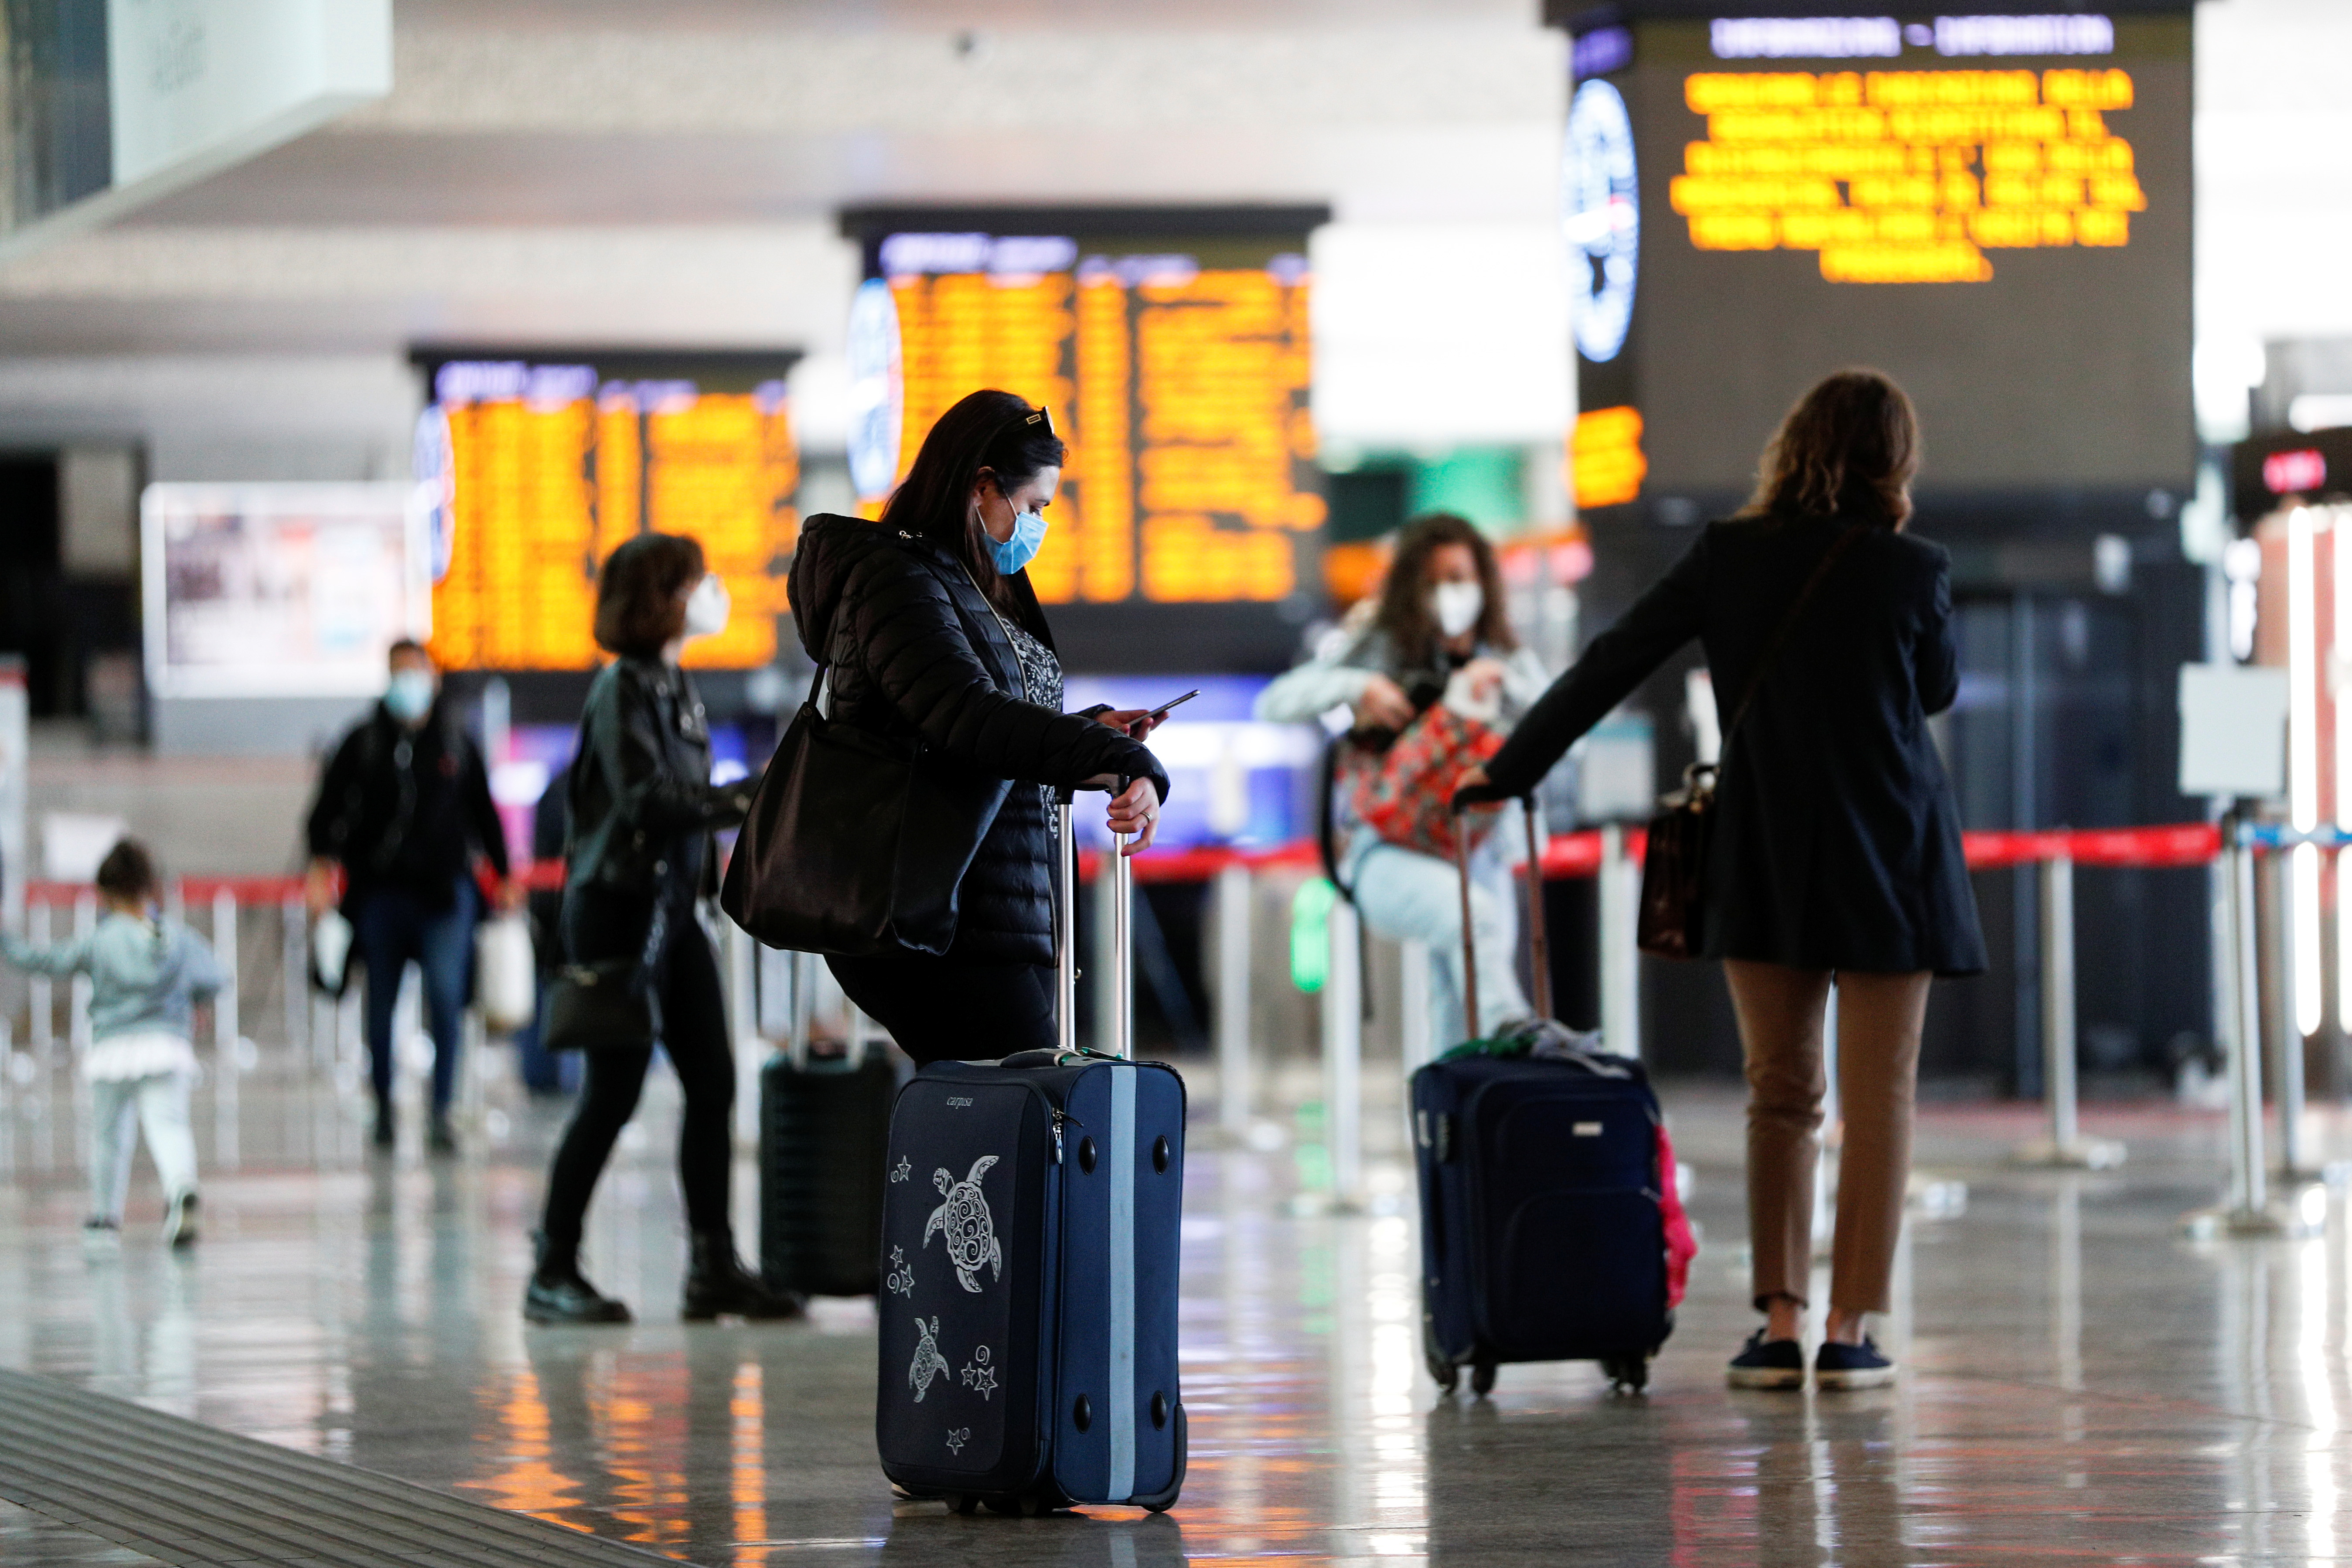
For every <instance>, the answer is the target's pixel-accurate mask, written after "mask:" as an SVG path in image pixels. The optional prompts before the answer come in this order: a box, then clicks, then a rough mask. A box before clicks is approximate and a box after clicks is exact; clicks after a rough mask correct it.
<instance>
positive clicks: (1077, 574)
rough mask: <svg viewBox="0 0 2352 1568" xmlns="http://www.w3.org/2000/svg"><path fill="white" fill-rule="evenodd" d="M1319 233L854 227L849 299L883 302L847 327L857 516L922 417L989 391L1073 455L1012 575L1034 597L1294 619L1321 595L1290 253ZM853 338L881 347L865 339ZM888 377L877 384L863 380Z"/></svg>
mask: <svg viewBox="0 0 2352 1568" xmlns="http://www.w3.org/2000/svg"><path fill="white" fill-rule="evenodd" d="M1322 216H1323V215H1322V214H1321V212H1320V211H1319V210H1313V211H1307V210H1298V211H1292V210H1288V209H1285V210H1283V211H1281V212H1279V213H1276V214H1274V215H1272V216H1268V215H1265V214H1261V213H1250V212H1246V211H1244V212H1241V213H1235V212H1234V211H1232V210H1230V209H1226V210H1220V211H1218V212H1216V213H1214V214H1213V215H1212V216H1210V217H1209V218H1208V220H1207V221H1205V222H1201V221H1198V220H1199V219H1200V215H1199V214H1197V213H1188V212H1184V211H1169V210H1162V209H1152V210H1147V211H1139V212H1121V213H1110V214H1106V213H1101V212H1083V211H1081V212H1065V213H1055V212H1027V213H1012V212H1004V211H982V212H967V213H957V214H946V213H938V212H921V211H917V212H893V213H862V214H853V215H851V216H850V217H849V218H848V219H847V220H846V221H845V227H847V228H848V229H849V231H850V233H851V234H852V235H853V237H857V238H859V239H860V240H862V241H863V242H864V245H865V249H866V275H867V278H868V279H869V281H868V282H867V284H866V290H867V293H868V295H869V296H881V295H884V294H886V293H887V301H886V300H884V299H882V298H878V297H877V298H871V299H866V300H861V307H865V308H864V309H862V310H861V312H860V316H859V317H858V318H857V319H855V320H854V321H853V328H852V348H851V358H852V362H853V363H852V376H853V380H857V381H861V384H872V385H873V391H872V392H871V393H870V394H869V395H867V396H866V398H865V399H864V405H866V406H868V407H871V408H873V409H874V410H876V417H875V418H874V419H873V420H872V422H871V423H870V424H869V425H868V426H864V427H862V428H861V429H859V430H856V431H854V433H853V437H852V451H851V468H852V473H853V477H854V478H855V479H857V481H858V488H859V490H860V493H861V497H862V499H863V500H865V501H866V505H867V508H868V510H869V511H871V510H874V509H875V508H876V507H877V506H878V505H879V503H880V501H881V500H882V499H883V498H884V497H886V496H887V493H888V491H889V489H891V488H892V487H893V486H894V485H895V484H896V482H897V481H898V479H901V478H903V477H904V475H905V474H906V472H907V469H908V467H909V466H910V465H911V464H912V463H913V461H914V457H915V453H916V451H917V449H918V448H919V447H920V446H921V444H922V440H923V437H924V436H925V435H926V433H928V432H929V429H930V427H931V426H932V424H933V422H934V421H936V420H937V419H938V418H939V416H940V414H942V413H943V412H945V411H946V409H947V408H948V407H949V406H950V405H952V404H953V403H955V402H956V401H957V400H958V399H959V398H961V397H963V396H964V395H967V394H969V393H971V392H974V391H977V390H980V389H982V388H983V387H999V388H1003V390H1006V391H1009V392H1013V393H1016V394H1018V395H1021V396H1023V397H1025V398H1027V399H1029V400H1030V401H1031V402H1033V403H1041V404H1044V405H1046V406H1047V407H1049V408H1050V409H1051V410H1052V411H1053V415H1054V421H1055V427H1056V428H1057V430H1059V431H1060V433H1061V434H1062V436H1063V438H1064V439H1065V440H1066V441H1068V442H1069V444H1070V458H1069V461H1068V463H1067V465H1066V468H1065V469H1064V472H1063V478H1062V489H1061V491H1060V493H1059V495H1058V497H1057V498H1056V500H1055V505H1054V509H1053V510H1052V512H1051V513H1050V514H1049V515H1050V517H1051V520H1052V521H1051V531H1050V532H1049V533H1048V534H1047V536H1046V540H1045V547H1044V549H1043V550H1042V551H1041V552H1040V553H1039V555H1038V557H1037V559H1036V561H1035V563H1034V564H1032V565H1031V566H1030V568H1029V577H1030V582H1031V584H1033V585H1034V587H1035V589H1036V591H1037V595H1038V597H1039V598H1040V599H1042V600H1044V601H1045V602H1046V603H1047V604H1050V605H1073V606H1102V607H1104V608H1106V609H1108V607H1110V606H1114V605H1124V606H1129V607H1130V608H1139V607H1142V606H1154V605H1167V606H1176V605H1184V606H1203V605H1255V606H1260V607H1261V609H1260V611H1259V616H1260V619H1261V620H1265V618H1266V616H1267V614H1268V613H1269V611H1270V608H1271V607H1272V606H1277V605H1280V606H1286V607H1287V610H1288V611H1289V612H1295V611H1296V609H1297V606H1299V605H1303V604H1305V603H1307V600H1308V599H1309V597H1310V596H1311V595H1316V594H1319V592H1320V582H1321V574H1320V569H1319V564H1318V563H1319V561H1320V558H1321V547H1322V530H1323V522H1324V516H1325V505H1324V500H1323V495H1322V490H1321V483H1320V471H1319V469H1318V468H1317V466H1316V462H1315V457H1316V451H1315V432H1314V423H1313V417H1312V416H1311V414H1310V412H1309V409H1308V392H1309V386H1310V384H1311V381H1312V353H1311V348H1310V343H1311V337H1310V331H1309V324H1308V319H1307V310H1308V300H1309V291H1310V289H1311V287H1312V285H1311V281H1310V279H1309V277H1308V273H1307V263H1306V260H1305V257H1304V251H1305V248H1306V239H1307V230H1308V229H1309V228H1310V227H1312V226H1313V225H1314V224H1315V223H1317V222H1319V221H1321V219H1322ZM1188 224H1193V225H1194V226H1192V227H1190V228H1188ZM886 304H887V309H886V308H885V306H886ZM861 321H862V322H863V323H864V324H866V326H868V327H871V326H873V324H874V323H877V322H881V323H883V324H884V326H885V327H886V328H887V329H893V330H891V331H887V333H886V332H884V331H875V332H872V333H869V334H867V335H865V336H861V333H860V322H861ZM861 344H863V345H864V346H863V348H861ZM894 366H895V371H896V375H897V378H898V379H897V384H896V385H895V386H883V385H880V384H873V383H871V382H870V377H872V376H875V375H886V374H888V372H889V369H890V368H891V367H894ZM894 393H895V401H896V411H897V417H896V418H895V420H893V419H891V418H889V416H888V413H887V410H888V409H889V407H890V406H891V402H892V394H894ZM1064 619H1065V617H1063V616H1056V617H1055V622H1056V626H1057V627H1058V626H1061V624H1062V623H1063V621H1064ZM1129 624H1134V623H1129ZM1195 624H1196V625H1202V626H1206V625H1210V624H1212V623H1210V622H1206V621H1198V620H1197V619H1196V622H1195ZM1288 636H1290V637H1292V638H1294V639H1295V636H1296V633H1295V629H1294V630H1293V631H1291V632H1290V633H1289V634H1288Z"/></svg>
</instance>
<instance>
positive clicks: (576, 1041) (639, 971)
mask: <svg viewBox="0 0 2352 1568" xmlns="http://www.w3.org/2000/svg"><path fill="white" fill-rule="evenodd" d="M644 973H645V965H644V963H643V962H642V961H641V960H638V959H635V958H614V959H606V960H604V961H603V962H601V963H567V964H564V965H563V966H562V968H560V969H558V970H557V971H556V972H555V979H554V980H553V981H552V982H551V984H549V985H548V988H547V1002H546V1005H545V1007H544V1009H543V1011H542V1012H541V1016H540V1025H539V1038H540V1044H541V1047H543V1048H545V1049H547V1050H551V1051H593V1050H603V1049H610V1048H612V1047H626V1046H650V1045H652V1044H653V1043H654V1041H655V1040H656V1039H657V1038H658V1037H660V1035H661V998H660V997H658V996H656V995H655V994H653V990H652V988H651V987H650V986H648V985H646V984H644V982H643V979H642V976H643V975H644Z"/></svg>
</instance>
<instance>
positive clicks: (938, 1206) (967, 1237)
mask: <svg viewBox="0 0 2352 1568" xmlns="http://www.w3.org/2000/svg"><path fill="white" fill-rule="evenodd" d="M1059 816H1060V817H1061V838H1062V860H1063V868H1064V874H1063V876H1062V878H1061V879H1060V882H1061V886H1062V887H1063V888H1064V889H1067V888H1068V887H1069V886H1070V880H1071V879H1070V877H1069V874H1068V873H1069V870H1070V862H1071V853H1070V830H1069V807H1068V806H1067V805H1064V806H1063V807H1062V809H1061V811H1060V813H1059ZM1128 876H1129V868H1128V867H1127V865H1126V863H1125V862H1124V861H1123V860H1120V859H1118V858H1116V857H1113V858H1110V866H1109V872H1108V875H1107V876H1106V878H1105V880H1106V881H1107V882H1108V896H1109V897H1110V898H1111V900H1113V908H1114V910H1120V911H1123V910H1124V909H1125V907H1126V900H1127V899H1128V897H1129V881H1128ZM1068 908H1069V907H1068V902H1067V900H1064V901H1063V902H1062V905H1061V908H1060V910H1058V911H1057V917H1058V918H1057V919H1056V921H1055V927H1056V931H1055V947H1056V949H1057V951H1058V954H1059V963H1058V964H1057V969H1058V972H1059V973H1058V977H1057V978H1058V980H1059V993H1060V1008H1061V1018H1062V1026H1061V1036H1062V1045H1061V1047H1060V1048H1058V1049H1052V1050H1035V1051H1024V1052H1022V1053H1021V1054H1019V1055H1017V1056H1013V1057H1008V1058H1005V1059H1004V1060H1003V1061H1002V1062H993V1063H992V1062H952V1061H946V1062H933V1063H931V1064H930V1065H929V1066H928V1067H926V1068H922V1069H921V1070H920V1071H919V1072H918V1073H917V1074H916V1075H915V1077H914V1079H913V1080H912V1081H911V1082H910V1083H908V1085H907V1087H906V1089H904V1090H903V1091H902V1092H901V1093H900V1094H899V1096H898V1103H897V1105H896V1107H895V1108H894V1109H893V1110H892V1113H891V1121H890V1152H889V1156H888V1161H887V1164H888V1180H887V1210H886V1213H885V1215H884V1220H883V1226H882V1247H883V1253H884V1256H883V1259H882V1268H883V1275H884V1278H883V1286H882V1294H881V1295H880V1296H878V1297H877V1299H876V1301H877V1316H878V1319H879V1324H878V1327H879V1336H878V1337H879V1340H880V1368H879V1380H878V1385H877V1398H876V1402H875V1405H876V1408H875V1441H876V1446H877V1449H878V1450H879V1452H880V1455H881V1459H882V1469H883V1473H884V1474H886V1475H887V1476H888V1477H889V1478H890V1479H891V1480H893V1481H894V1482H896V1483H898V1486H899V1487H900V1488H901V1489H903V1490H905V1491H906V1492H908V1493H909V1494H911V1495H915V1496H919V1497H936V1498H940V1499H943V1500H945V1501H946V1502H947V1504H948V1506H949V1507H950V1508H951V1509H953V1510H957V1511H958V1512H963V1513H969V1512H971V1511H972V1510H974V1509H975V1508H976V1507H978V1506H979V1505H981V1504H982V1503H985V1504H986V1505H987V1506H988V1507H989V1508H990V1509H991V1510H993V1511H996V1512H1000V1513H1015V1512H1018V1513H1025V1514H1034V1513H1042V1512H1045V1511H1049V1510H1055V1509H1059V1508H1064V1507H1067V1506H1069V1505H1070V1504H1073V1503H1122V1504H1129V1505H1132V1506H1135V1507H1139V1508H1144V1509H1149V1510H1153V1511H1155V1512H1158V1511H1160V1510H1165V1509H1167V1508H1169V1507H1170V1506H1171V1505H1172V1504H1173V1503H1174V1502H1175V1501H1176V1499H1177V1495H1178V1493H1179V1492H1181V1490H1182V1489H1183V1485H1184V1471H1185V1465H1186V1457H1187V1443H1186V1436H1185V1415H1184V1405H1183V1400H1182V1396H1181V1390H1180V1388H1179V1387H1178V1369H1177V1357H1176V1318H1177V1306H1176V1300H1177V1266H1178V1257H1179V1238H1180V1234H1181V1219H1182V1214H1183V1191H1184V1083H1183V1079H1181V1078H1180V1077H1178V1076H1177V1074H1176V1072H1175V1071H1174V1070H1173V1069H1172V1068H1168V1067H1166V1066H1163V1065H1161V1064H1160V1063H1157V1062H1137V1061H1133V1060H1130V1059H1129V1054H1130V1051H1131V1042H1132V1039H1133V1030H1132V1027H1131V1015H1130V1014H1129V1006H1130V1005H1131V996H1130V994H1129V990H1128V985H1129V964H1128V962H1127V957H1128V955H1127V952H1126V950H1125V945H1124V944H1123V943H1121V944H1118V945H1116V946H1115V948H1114V957H1113V963H1112V973H1111V975H1110V976H1109V978H1110V981H1111V984H1112V991H1113V998H1112V1001H1111V1003H1110V1005H1109V1009H1108V1011H1109V1013H1110V1016H1111V1017H1112V1019H1113V1020H1114V1025H1113V1031H1114V1032H1113V1044H1114V1046H1115V1047H1116V1050H1115V1054H1105V1053H1101V1052H1097V1051H1090V1050H1081V1049H1078V1048H1077V1047H1076V1039H1075V1037H1074V1030H1073V1028H1072V1025H1071V1021H1070V1020H1071V1014H1070V1001H1071V995H1072V991H1073V984H1074V981H1075V978H1076V971H1075V969H1074V968H1073V967H1072V941H1073V937H1074V934H1075V931H1074V922H1073V921H1071V920H1070V919H1069V914H1068Z"/></svg>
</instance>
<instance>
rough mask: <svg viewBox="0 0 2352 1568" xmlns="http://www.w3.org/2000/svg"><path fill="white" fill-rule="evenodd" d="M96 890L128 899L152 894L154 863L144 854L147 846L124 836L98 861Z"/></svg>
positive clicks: (150, 896) (113, 896)
mask: <svg viewBox="0 0 2352 1568" xmlns="http://www.w3.org/2000/svg"><path fill="white" fill-rule="evenodd" d="M98 890H99V891H100V892H101V893H104V894H106V895H107V896H108V897H109V898H115V899H121V900H124V901H126V902H128V901H131V900H139V899H150V898H152V897H154V896H155V862H154V861H153V859H152V858H150V857H149V856H148V854H147V847H146V846H145V845H143V844H142V843H140V842H139V840H137V839H136V838H125V839H122V840H121V841H120V842H119V843H117V844H116V845H115V847H113V848H111V849H110V850H108V851H107V852H106V858H105V859H103V860H100V862H99V863H98Z"/></svg>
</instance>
